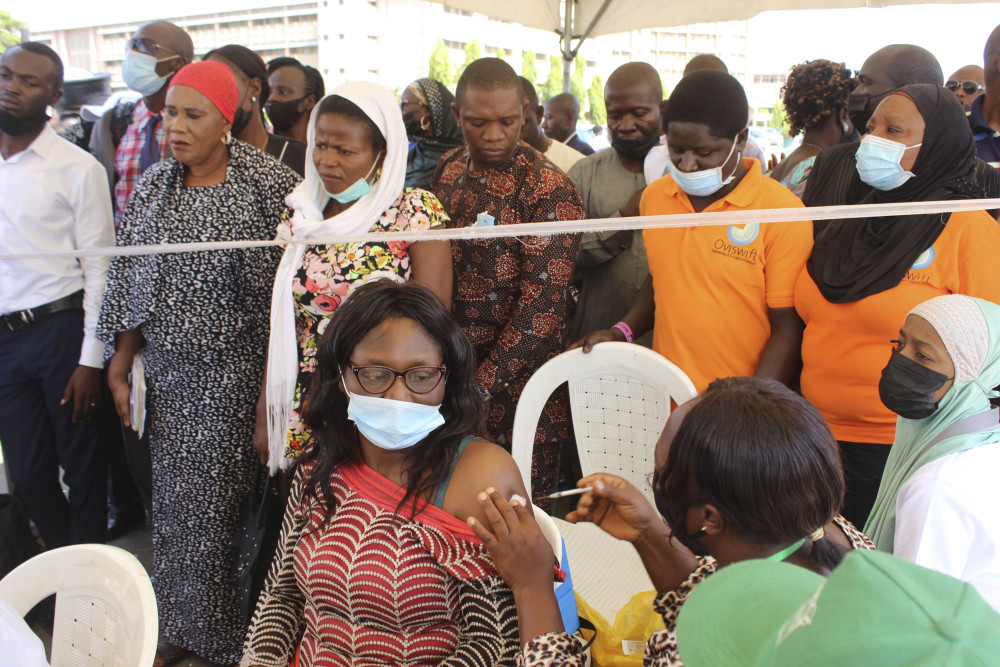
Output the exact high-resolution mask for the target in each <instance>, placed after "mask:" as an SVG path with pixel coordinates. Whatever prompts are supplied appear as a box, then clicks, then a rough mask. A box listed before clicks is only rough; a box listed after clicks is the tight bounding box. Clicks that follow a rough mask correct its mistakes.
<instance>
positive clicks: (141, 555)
mask: <svg viewBox="0 0 1000 667" xmlns="http://www.w3.org/2000/svg"><path fill="white" fill-rule="evenodd" d="M7 489H8V487H7V475H6V470H5V469H4V465H3V454H2V453H0V493H7V492H8V490H7ZM108 544H111V545H113V546H116V547H119V548H121V549H124V550H125V551H128V552H129V553H130V554H132V555H133V556H135V557H136V558H138V559H139V562H140V563H142V565H143V567H145V568H146V572H152V570H153V541H152V526H151V524H150V522H149V521H148V520H147V521H146V522H144V523H143V524H141V525H140V526H137V527H136V528H134V529H132V531H130V532H129V533H127V534H126V535H123V536H122V537H120V538H118V539H117V540H114V541H113V542H109V543H108ZM32 629H33V630H35V633H36V634H38V636H39V637H41V638H42V641H43V642H44V643H45V650H46V652H48V651H49V650H50V644H51V641H52V637H51V634H50V633H49V632H48V631H47V629H45V628H40V627H37V626H36V627H33V628H32ZM175 665H177V667H216V665H215V663H213V662H209V661H207V660H202V659H201V658H184V659H182V660H181V661H180V662H177V663H175ZM136 667H149V666H148V665H137V666H136Z"/></svg>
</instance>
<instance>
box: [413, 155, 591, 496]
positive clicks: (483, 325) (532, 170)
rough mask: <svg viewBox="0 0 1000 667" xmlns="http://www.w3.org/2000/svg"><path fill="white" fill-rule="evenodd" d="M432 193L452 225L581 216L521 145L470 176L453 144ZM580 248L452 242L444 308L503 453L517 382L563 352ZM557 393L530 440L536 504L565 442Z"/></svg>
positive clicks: (562, 178) (555, 239) (544, 165)
mask: <svg viewBox="0 0 1000 667" xmlns="http://www.w3.org/2000/svg"><path fill="white" fill-rule="evenodd" d="M431 189H432V190H433V191H434V193H435V194H437V196H438V198H439V199H440V200H441V203H442V204H443V205H444V208H445V210H446V211H447V212H448V214H449V215H450V216H451V219H452V221H453V224H455V225H456V226H459V227H468V226H471V225H473V224H476V222H477V219H480V216H481V215H483V214H485V215H486V216H489V217H490V218H492V223H491V224H498V225H509V224H515V223H521V222H549V221H555V220H579V219H582V218H583V217H585V214H584V209H583V201H582V200H581V199H580V193H579V192H578V191H577V189H576V187H575V186H574V185H573V183H572V182H571V181H570V180H569V177H568V176H567V175H566V174H565V172H563V171H562V170H561V169H559V168H558V167H556V166H555V165H553V164H552V163H551V162H550V161H549V160H548V159H546V158H545V157H544V156H543V155H542V154H541V153H539V152H538V151H536V150H535V149H534V148H531V147H530V146H528V145H527V144H525V143H524V142H521V143H520V144H519V145H518V147H517V149H516V150H515V151H514V154H513V155H512V156H511V157H510V158H509V159H508V160H507V161H505V162H504V163H503V164H501V165H500V166H498V167H496V168H493V169H489V170H487V171H485V172H481V173H477V172H474V171H472V169H471V167H470V164H469V152H468V148H467V147H466V146H460V147H459V148H457V149H456V150H454V151H452V152H451V153H448V154H447V155H445V156H444V157H443V158H442V159H441V164H440V165H438V169H437V173H435V175H434V183H433V185H432V186H431ZM579 250H580V235H579V234H564V235H556V236H526V237H523V238H514V237H509V238H504V239H496V240H486V241H454V242H453V243H452V256H453V264H454V270H455V278H454V292H453V296H452V310H453V311H454V313H455V317H456V318H457V319H458V322H459V324H461V325H462V328H463V329H464V330H465V333H466V335H468V336H469V339H470V340H471V341H472V344H473V346H474V347H475V349H476V358H477V360H478V362H479V368H478V371H477V374H476V379H477V380H478V382H479V384H480V386H482V387H483V388H484V389H485V390H486V391H487V393H488V394H489V396H490V412H489V417H488V418H487V424H486V427H487V431H488V432H489V435H490V437H491V439H492V440H493V441H494V442H497V443H499V444H500V445H502V446H504V447H506V448H507V449H510V446H511V438H512V435H511V433H512V430H513V426H514V411H515V409H516V407H517V401H518V399H519V398H520V396H521V391H522V390H523V389H524V385H525V384H526V383H527V382H528V378H530V377H531V375H532V373H534V372H535V371H536V370H537V369H538V368H539V367H540V366H541V365H542V364H544V363H545V362H546V361H548V360H549V359H551V358H552V357H554V356H555V355H557V354H559V353H560V352H562V349H563V342H564V338H565V331H566V289H567V286H568V284H569V278H570V274H572V273H573V267H574V264H575V262H576V257H577V254H578V253H579ZM555 396H556V398H555V399H554V400H550V401H549V402H548V403H547V404H546V406H545V408H544V410H543V411H542V416H541V419H540V420H539V422H538V428H537V430H536V433H535V450H534V457H533V461H532V482H531V489H532V493H533V494H534V495H535V496H536V497H537V496H538V495H545V494H547V493H549V492H551V490H553V486H554V482H555V479H554V471H555V470H556V468H557V465H556V462H557V460H558V452H559V444H558V441H559V439H565V438H568V437H569V410H568V406H567V397H566V395H565V392H564V391H561V390H560V391H558V392H557V393H556V395H555Z"/></svg>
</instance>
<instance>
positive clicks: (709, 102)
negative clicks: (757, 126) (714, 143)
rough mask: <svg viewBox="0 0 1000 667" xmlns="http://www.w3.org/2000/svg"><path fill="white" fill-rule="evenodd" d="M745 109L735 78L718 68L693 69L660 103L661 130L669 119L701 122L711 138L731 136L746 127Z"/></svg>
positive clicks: (730, 137)
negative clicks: (661, 106) (668, 96)
mask: <svg viewBox="0 0 1000 667" xmlns="http://www.w3.org/2000/svg"><path fill="white" fill-rule="evenodd" d="M748 109H749V104H748V103H747V94H746V92H744V90H743V86H741V85H740V82H739V81H737V80H736V79H735V78H733V77H732V76H731V75H729V74H726V73H725V72H720V71H718V70H711V69H700V70H696V71H694V72H691V73H690V74H688V75H687V76H685V77H684V78H683V79H681V80H680V83H678V84H677V87H676V88H674V90H673V92H672V93H670V98H669V99H668V100H667V101H666V102H665V103H664V105H663V114H662V116H663V119H662V122H663V131H664V132H666V131H667V126H668V125H669V124H670V123H671V122H672V121H677V122H684V123H701V124H703V125H707V126H708V132H709V134H711V135H712V136H713V137H719V138H722V139H733V138H735V137H736V135H738V134H739V133H740V132H742V131H743V128H745V127H746V126H747V119H748V113H747V111H748Z"/></svg>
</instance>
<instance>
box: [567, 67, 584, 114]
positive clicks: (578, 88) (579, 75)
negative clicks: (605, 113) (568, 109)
mask: <svg viewBox="0 0 1000 667" xmlns="http://www.w3.org/2000/svg"><path fill="white" fill-rule="evenodd" d="M586 68H587V61H586V60H584V59H583V54H580V53H577V54H576V63H574V66H573V76H572V78H570V80H569V92H571V93H573V97H575V98H576V101H577V102H579V103H580V118H579V120H584V119H585V118H586V106H587V90H586V89H585V88H584V87H583V73H584V70H585V69H586Z"/></svg>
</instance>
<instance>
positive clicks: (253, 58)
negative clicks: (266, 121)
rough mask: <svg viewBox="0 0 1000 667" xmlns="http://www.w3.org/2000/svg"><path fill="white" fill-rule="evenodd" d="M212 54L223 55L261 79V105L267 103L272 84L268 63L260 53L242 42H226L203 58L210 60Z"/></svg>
mask: <svg viewBox="0 0 1000 667" xmlns="http://www.w3.org/2000/svg"><path fill="white" fill-rule="evenodd" d="M212 56H222V57H223V58H225V59H226V60H228V61H229V62H231V63H232V64H234V65H236V66H237V67H239V68H240V70H241V71H242V72H243V73H244V74H246V75H247V76H248V77H249V78H251V79H257V80H258V81H260V106H261V107H262V108H263V106H264V105H265V104H267V98H269V97H270V96H271V85H270V84H269V83H268V82H267V65H265V64H264V59H263V58H261V57H260V54H259V53H257V52H256V51H251V50H250V49H248V48H247V47H245V46H243V45H242V44H226V45H225V46H220V47H219V48H217V49H212V50H211V51H209V52H208V53H206V54H205V57H204V58H202V60H208V59H209V58H211V57H212Z"/></svg>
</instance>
